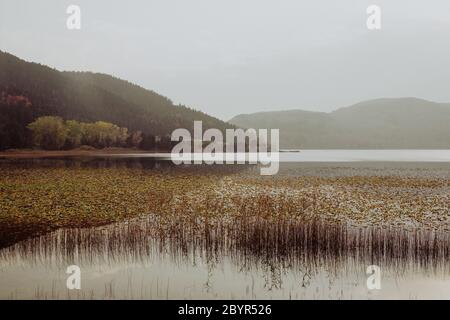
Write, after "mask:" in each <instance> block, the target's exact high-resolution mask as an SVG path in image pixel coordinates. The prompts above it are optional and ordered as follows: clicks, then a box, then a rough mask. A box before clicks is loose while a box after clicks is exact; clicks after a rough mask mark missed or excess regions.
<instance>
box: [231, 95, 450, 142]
mask: <svg viewBox="0 0 450 320" xmlns="http://www.w3.org/2000/svg"><path fill="white" fill-rule="evenodd" d="M229 122H230V123H232V124H234V125H236V126H241V127H244V128H278V129H280V145H281V147H282V148H309V149H313V148H349V149H364V148H367V149H368V148H374V149H377V148H388V149H391V148H400V149H433V148H436V149H439V148H450V125H449V124H450V104H448V103H435V102H431V101H426V100H422V99H416V98H395V99H376V100H370V101H365V102H361V103H358V104H355V105H352V106H350V107H345V108H340V109H338V110H336V111H333V112H330V113H324V112H309V111H302V110H289V111H274V112H259V113H253V114H241V115H238V116H236V117H234V118H233V119H231V120H230V121H229Z"/></svg>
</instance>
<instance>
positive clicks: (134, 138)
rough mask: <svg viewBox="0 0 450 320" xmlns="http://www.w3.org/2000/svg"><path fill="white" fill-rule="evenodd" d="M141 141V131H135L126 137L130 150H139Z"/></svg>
mask: <svg viewBox="0 0 450 320" xmlns="http://www.w3.org/2000/svg"><path fill="white" fill-rule="evenodd" d="M142 140H143V136H142V131H135V132H133V133H131V134H130V135H129V136H128V139H127V145H128V146H129V147H132V148H139V146H140V145H141V142H142Z"/></svg>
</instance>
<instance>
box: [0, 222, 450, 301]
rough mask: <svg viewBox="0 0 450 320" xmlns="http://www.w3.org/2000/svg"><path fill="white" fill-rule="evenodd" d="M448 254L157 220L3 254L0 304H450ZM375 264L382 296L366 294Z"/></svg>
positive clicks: (439, 248)
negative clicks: (71, 272) (72, 277)
mask: <svg viewBox="0 0 450 320" xmlns="http://www.w3.org/2000/svg"><path fill="white" fill-rule="evenodd" d="M449 249H450V238H449V235H448V233H445V232H439V231H424V230H412V231H404V230H398V229H395V228H382V227H377V228H356V227H350V226H347V225H345V224H342V223H341V224H332V225H330V224H329V223H325V222H321V221H288V220H281V221H280V220H276V221H275V220H266V219H248V218H242V219H238V220H235V219H234V220H233V221H227V220H226V219H220V220H189V221H186V220H181V219H180V220H178V221H176V219H175V220H174V219H173V217H172V218H171V219H170V220H169V219H165V218H164V217H160V216H156V215H152V216H146V217H142V218H139V219H133V220H130V221H127V222H122V223H117V224H113V225H109V226H105V227H100V228H89V229H65V230H59V231H56V232H53V233H51V234H47V235H44V236H41V237H38V238H34V239H29V240H26V241H23V242H20V243H17V244H16V245H14V246H12V247H9V248H5V249H3V250H1V251H0V288H1V290H0V297H1V298H84V299H90V298H93V299H98V298H100V299H104V298H140V299H147V298H148V299H152V298H159V299H166V298H168V299H172V298H181V299H183V298H262V299H265V298H285V299H300V298H312V299H315V298H326V299H328V298H331V299H339V298H378V297H381V298H399V297H402V298H423V297H426V298H428V297H435V298H450V291H449V283H450V263H449V261H450V260H449V258H450V251H449ZM71 264H76V265H79V266H80V267H81V268H82V274H83V282H82V283H83V285H82V286H83V287H82V290H81V291H77V290H75V291H70V292H69V291H68V290H67V289H66V288H65V279H66V275H65V274H64V271H65V268H66V267H67V266H68V265H71ZM372 264H375V265H379V266H380V267H381V270H382V273H383V281H382V285H383V288H382V290H380V291H369V290H368V289H367V287H366V279H367V275H366V274H365V270H366V267H367V266H368V265H372ZM427 288H428V289H427Z"/></svg>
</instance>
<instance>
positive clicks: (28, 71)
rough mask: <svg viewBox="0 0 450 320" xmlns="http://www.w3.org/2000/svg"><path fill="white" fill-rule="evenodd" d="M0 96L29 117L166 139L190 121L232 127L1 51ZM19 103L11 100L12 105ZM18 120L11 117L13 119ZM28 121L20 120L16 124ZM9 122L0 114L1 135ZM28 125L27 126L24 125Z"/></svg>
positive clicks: (157, 98) (96, 77) (123, 85)
mask: <svg viewBox="0 0 450 320" xmlns="http://www.w3.org/2000/svg"><path fill="white" fill-rule="evenodd" d="M0 96H2V97H3V98H2V99H3V100H2V102H1V103H3V104H5V103H6V100H5V99H6V98H5V97H9V98H8V101H10V102H11V99H12V98H11V97H13V100H14V101H15V100H20V101H22V102H23V103H22V102H21V103H19V105H20V104H24V103H25V104H27V105H28V109H29V112H31V118H33V119H34V118H36V117H39V116H42V115H53V116H60V117H62V118H64V119H73V120H78V121H85V122H94V121H97V120H102V121H108V122H111V123H114V124H117V125H119V126H121V127H126V128H128V129H129V130H130V131H136V130H141V131H142V132H144V133H146V134H151V135H154V136H167V135H170V134H171V132H172V131H173V130H174V129H176V128H187V129H189V130H192V127H193V121H194V120H202V121H203V126H204V127H205V128H210V127H214V128H218V129H224V128H226V127H232V126H231V125H229V124H227V123H225V122H223V121H221V120H219V119H216V118H214V117H211V116H209V115H207V114H205V113H202V112H199V111H196V110H193V109H190V108H187V107H185V106H180V105H174V104H173V103H172V101H170V100H169V99H168V98H166V97H163V96H161V95H159V94H157V93H155V92H153V91H150V90H146V89H144V88H142V87H139V86H137V85H134V84H132V83H130V82H128V81H124V80H121V79H117V78H115V77H112V76H110V75H106V74H98V73H90V72H60V71H58V70H55V69H52V68H50V67H47V66H44V65H41V64H37V63H31V62H26V61H24V60H21V59H19V58H17V57H15V56H13V55H11V54H9V53H5V52H2V51H0ZM20 101H19V102H20ZM16 102H17V101H15V103H16ZM18 118H20V116H18V117H15V120H17V119H18ZM25 120H26V121H29V120H30V119H20V121H25ZM8 121H10V119H6V118H5V115H3V117H2V115H0V130H7V129H5V126H6V127H8V126H9V123H7V122H8ZM24 125H26V124H24Z"/></svg>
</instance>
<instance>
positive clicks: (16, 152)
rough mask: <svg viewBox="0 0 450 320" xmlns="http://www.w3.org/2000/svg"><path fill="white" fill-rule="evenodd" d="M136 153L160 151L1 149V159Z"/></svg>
mask: <svg viewBox="0 0 450 320" xmlns="http://www.w3.org/2000/svg"><path fill="white" fill-rule="evenodd" d="M136 153H158V151H148V150H142V149H136V148H119V147H112V148H103V149H96V148H93V147H88V146H81V147H78V148H75V149H71V150H42V149H10V150H4V151H0V159H32V158H53V157H56V158H57V157H78V156H79V157H89V156H99V155H103V154H106V155H109V154H120V155H127V154H136Z"/></svg>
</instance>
